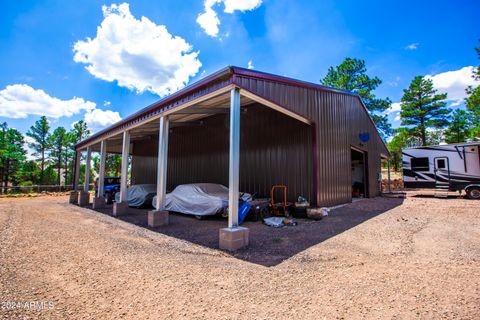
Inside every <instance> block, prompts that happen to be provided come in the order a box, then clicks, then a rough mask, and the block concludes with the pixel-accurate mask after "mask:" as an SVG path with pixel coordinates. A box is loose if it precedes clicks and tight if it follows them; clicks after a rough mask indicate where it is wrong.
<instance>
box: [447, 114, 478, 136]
mask: <svg viewBox="0 0 480 320" xmlns="http://www.w3.org/2000/svg"><path fill="white" fill-rule="evenodd" d="M472 127H473V124H472V119H471V114H470V113H469V112H467V111H465V110H461V109H456V110H455V111H454V112H453V115H452V119H451V122H450V124H449V125H448V127H447V129H446V130H445V142H447V143H460V142H465V141H467V139H468V138H469V137H470V132H471V130H472Z"/></svg>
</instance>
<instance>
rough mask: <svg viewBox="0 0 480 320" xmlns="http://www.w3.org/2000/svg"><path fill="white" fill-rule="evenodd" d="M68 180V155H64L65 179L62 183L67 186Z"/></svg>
mask: <svg viewBox="0 0 480 320" xmlns="http://www.w3.org/2000/svg"><path fill="white" fill-rule="evenodd" d="M67 182H68V157H65V181H64V184H65V186H67Z"/></svg>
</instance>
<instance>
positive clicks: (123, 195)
mask: <svg viewBox="0 0 480 320" xmlns="http://www.w3.org/2000/svg"><path fill="white" fill-rule="evenodd" d="M129 153H130V132H128V131H124V132H123V145H122V166H121V167H122V168H121V170H122V172H121V176H120V202H115V203H114V204H113V212H112V214H113V215H114V216H120V215H124V214H127V213H128V203H127V179H128V156H129Z"/></svg>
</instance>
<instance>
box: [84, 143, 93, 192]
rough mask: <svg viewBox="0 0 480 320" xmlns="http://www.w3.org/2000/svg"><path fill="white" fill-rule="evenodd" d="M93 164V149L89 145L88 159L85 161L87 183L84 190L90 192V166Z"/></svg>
mask: <svg viewBox="0 0 480 320" xmlns="http://www.w3.org/2000/svg"><path fill="white" fill-rule="evenodd" d="M91 165H92V149H91V147H87V160H86V163H85V184H84V186H83V191H84V192H88V190H89V189H90V167H91Z"/></svg>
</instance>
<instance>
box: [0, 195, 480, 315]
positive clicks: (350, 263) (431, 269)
mask: <svg viewBox="0 0 480 320" xmlns="http://www.w3.org/2000/svg"><path fill="white" fill-rule="evenodd" d="M397 200H398V199H387V198H378V199H372V200H370V199H369V200H364V201H360V202H357V203H353V204H350V205H348V206H347V207H346V209H348V210H358V212H359V214H362V212H364V213H365V212H369V211H372V212H373V211H375V210H377V207H378V206H380V207H385V206H388V205H389V204H390V202H391V201H397ZM392 207H393V209H390V210H387V211H385V212H383V213H381V214H378V215H375V216H373V217H371V218H370V219H366V220H365V221H364V222H362V223H360V224H357V225H356V226H354V227H352V228H350V229H347V230H345V231H344V232H341V233H339V234H337V235H335V236H333V237H330V238H328V239H326V240H324V241H321V242H319V243H318V244H315V245H312V246H310V247H308V248H306V249H305V250H303V251H300V252H298V253H297V254H295V255H292V256H291V257H289V258H288V259H286V260H285V261H283V262H282V263H279V264H276V265H275V266H271V267H267V266H264V265H261V264H258V263H251V262H248V261H245V260H248V259H237V258H235V257H233V256H231V255H229V254H227V253H224V252H221V251H218V250H215V249H211V248H208V247H205V246H201V245H198V244H194V243H191V242H189V241H185V240H182V239H179V238H175V237H171V236H168V235H165V234H162V233H158V232H153V231H150V230H147V229H145V228H141V227H138V226H135V225H132V224H129V223H127V222H124V221H121V220H118V219H115V218H112V217H109V216H106V215H104V214H101V213H97V212H94V211H91V210H88V209H82V208H79V207H76V206H72V205H69V204H67V198H66V197H40V198H34V199H0V244H1V246H0V280H1V281H0V303H1V305H0V307H1V309H0V318H2V319H24V318H33V319H37V318H39V319H66V318H70V319H122V318H124V319H173V318H175V319H176V318H189V319H191V318H193V319H324V318H325V319H337V318H338V319H342V318H345V319H361V318H369V319H372V318H373V319H385V318H390V319H412V318H424V319H439V318H448V319H456V318H457V319H479V318H480V202H478V201H470V200H464V199H456V198H455V199H434V198H415V197H408V198H407V199H406V200H405V201H404V202H403V204H401V205H399V206H396V207H394V206H392ZM333 214H334V213H333ZM325 223H327V221H325Z"/></svg>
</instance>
